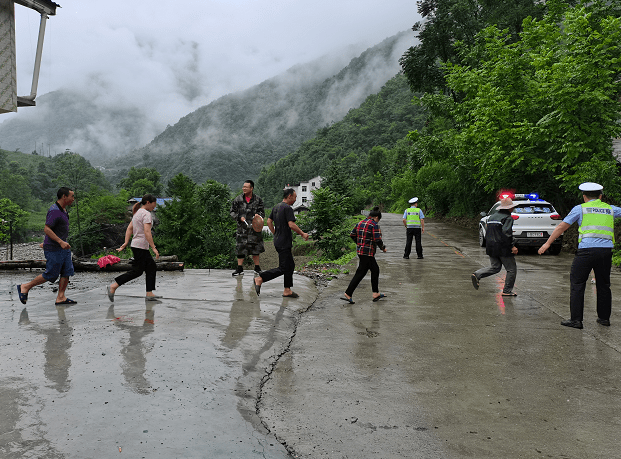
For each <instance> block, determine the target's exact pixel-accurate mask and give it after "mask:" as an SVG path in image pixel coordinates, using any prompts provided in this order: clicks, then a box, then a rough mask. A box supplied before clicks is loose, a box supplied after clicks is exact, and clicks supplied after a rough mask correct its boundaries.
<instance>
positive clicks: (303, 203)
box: [285, 176, 321, 214]
mask: <svg viewBox="0 0 621 459" xmlns="http://www.w3.org/2000/svg"><path fill="white" fill-rule="evenodd" d="M286 188H293V189H294V190H295V192H296V194H297V195H298V197H297V199H296V200H295V202H294V203H293V205H292V206H291V207H293V211H294V212H295V213H298V214H299V213H300V212H302V211H304V210H308V206H309V205H310V203H311V202H312V201H313V195H312V193H311V191H313V190H316V189H317V188H321V177H319V176H317V177H313V178H312V179H310V180H308V181H306V182H300V183H298V184H296V185H289V184H287V186H286V187H285V189H286Z"/></svg>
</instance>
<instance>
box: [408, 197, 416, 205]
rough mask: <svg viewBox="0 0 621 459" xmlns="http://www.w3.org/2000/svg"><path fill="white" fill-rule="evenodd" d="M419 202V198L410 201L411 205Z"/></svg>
mask: <svg viewBox="0 0 621 459" xmlns="http://www.w3.org/2000/svg"><path fill="white" fill-rule="evenodd" d="M417 201H418V198H412V199H410V200H409V201H408V202H409V203H410V204H414V203H415V202H417Z"/></svg>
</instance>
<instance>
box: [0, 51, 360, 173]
mask: <svg viewBox="0 0 621 459" xmlns="http://www.w3.org/2000/svg"><path fill="white" fill-rule="evenodd" d="M363 50H364V47H362V46H361V45H351V46H347V47H344V48H342V49H339V50H336V51H334V52H333V53H331V54H328V55H326V56H323V57H321V58H320V59H318V60H316V61H314V62H310V63H308V64H305V65H298V66H297V67H294V68H293V69H291V71H292V74H295V75H297V76H298V78H299V79H300V81H303V80H306V81H307V83H308V84H311V83H318V82H322V81H324V80H325V79H326V78H329V77H330V76H332V75H334V74H335V73H337V72H338V71H339V70H341V69H342V68H343V67H344V66H345V65H347V63H348V62H349V61H350V60H351V59H352V58H353V57H355V56H358V55H359V54H360V53H361V52H362V51H363ZM91 83H92V84H91V85H90V86H89V87H88V88H86V89H85V88H65V89H61V90H58V91H54V92H50V93H47V94H43V95H41V96H39V97H37V106H36V107H28V108H20V109H19V112H18V113H17V114H11V115H4V116H3V117H2V118H0V121H3V122H2V123H0V148H3V149H5V150H10V151H15V150H19V151H22V152H25V153H30V152H32V151H33V150H36V151H37V153H39V154H42V155H46V156H47V155H51V156H54V155H57V154H59V153H62V152H64V151H65V150H66V149H69V150H71V151H73V152H76V153H79V154H80V155H82V156H83V157H84V158H86V159H88V160H89V161H90V162H91V163H92V164H94V165H102V164H103V163H104V162H107V163H111V162H112V161H113V160H114V158H117V157H119V156H123V155H126V154H127V153H128V152H130V151H132V150H135V149H137V148H140V147H143V146H145V145H146V144H147V143H149V142H150V141H151V140H153V138H154V137H155V136H156V135H158V134H160V133H161V132H162V131H163V130H164V129H165V127H166V126H165V125H163V124H161V121H158V120H159V119H161V116H158V115H161V114H159V113H149V112H148V111H147V109H146V108H145V107H143V106H134V105H131V104H128V101H127V100H125V99H123V98H122V97H120V96H119V93H118V90H117V89H118V88H114V87H110V86H109V84H108V83H106V82H105V81H103V80H101V79H98V78H97V76H96V75H94V76H93V77H92V81H91ZM118 84H119V85H121V84H123V82H118ZM188 90H190V89H188Z"/></svg>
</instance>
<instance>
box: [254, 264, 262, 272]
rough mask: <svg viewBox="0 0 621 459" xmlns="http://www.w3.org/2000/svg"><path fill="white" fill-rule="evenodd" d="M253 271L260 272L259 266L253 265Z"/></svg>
mask: <svg viewBox="0 0 621 459" xmlns="http://www.w3.org/2000/svg"><path fill="white" fill-rule="evenodd" d="M254 272H255V273H258V274H261V267H260V266H259V265H254Z"/></svg>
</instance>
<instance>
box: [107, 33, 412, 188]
mask: <svg viewBox="0 0 621 459" xmlns="http://www.w3.org/2000/svg"><path fill="white" fill-rule="evenodd" d="M413 40H414V39H413V38H412V37H411V33H409V32H404V33H400V34H398V35H395V36H393V37H391V38H388V39H386V40H384V41H383V42H381V43H380V44H378V45H376V46H374V47H372V48H369V49H368V50H366V51H364V52H363V53H362V54H360V55H359V56H358V57H356V58H354V59H352V60H351V62H350V63H349V64H348V65H347V66H346V67H345V68H342V69H341V70H340V71H338V72H337V73H335V74H333V75H331V76H329V77H324V78H322V79H321V80H318V79H317V75H321V74H322V73H324V72H325V70H324V69H325V68H326V66H327V65H329V64H330V63H329V62H323V61H322V60H318V61H315V62H312V63H310V64H305V65H298V66H296V67H293V68H291V69H290V70H289V71H287V72H285V73H284V74H282V75H279V76H277V77H275V78H271V79H269V80H266V81H264V82H263V83H261V84H259V85H256V86H254V87H252V88H250V89H248V90H245V91H242V92H239V93H234V94H229V95H226V96H224V97H221V98H219V99H217V100H215V101H213V102H211V103H210V104H208V105H206V106H203V107H201V108H199V109H198V110H196V111H194V112H192V113H190V114H188V115H187V116H185V117H183V118H181V120H179V122H177V123H176V124H175V125H174V126H168V127H167V128H166V129H165V130H164V131H163V132H162V133H161V134H159V135H158V136H157V137H155V138H154V139H153V141H151V142H150V143H149V144H148V145H146V146H145V147H143V148H139V149H136V150H134V151H132V152H131V153H129V154H127V155H125V156H123V157H122V158H117V159H115V161H114V163H112V162H110V163H109V164H108V165H107V166H106V167H107V169H108V170H107V171H106V172H107V175H108V177H109V178H110V179H111V180H112V181H116V180H118V179H120V178H122V177H123V176H124V174H125V172H126V170H127V169H129V168H130V167H131V166H136V167H145V166H147V167H155V168H156V169H157V170H158V171H159V172H160V173H161V174H162V176H163V179H164V180H165V181H166V180H167V179H169V178H171V177H173V176H174V175H176V174H177V173H179V172H182V173H184V174H186V175H188V176H189V177H191V178H192V179H193V180H195V181H196V182H198V183H202V182H203V181H205V180H206V179H210V178H211V179H216V180H218V181H219V182H222V183H226V184H229V185H230V186H231V187H232V188H233V189H237V188H239V186H240V184H241V183H242V182H243V180H245V179H247V178H252V179H254V178H256V177H257V176H258V175H259V172H260V171H261V168H262V167H263V166H266V165H269V164H272V163H274V162H275V161H277V160H278V159H280V158H282V157H284V156H286V155H287V154H289V153H291V152H293V151H295V150H296V149H297V148H298V147H299V146H300V145H301V144H302V143H303V142H304V141H306V140H308V139H310V138H311V137H313V136H314V135H315V133H316V131H317V130H318V129H319V128H323V127H326V126H329V125H331V124H333V123H334V122H337V121H339V120H341V119H342V118H343V117H344V116H345V115H346V114H347V113H348V112H349V111H350V110H351V109H353V108H355V107H358V106H359V105H360V104H361V103H362V102H363V101H364V100H365V99H366V98H367V96H368V95H369V94H373V93H376V92H378V91H379V90H380V89H381V88H382V86H383V85H384V84H385V83H386V82H387V81H388V80H390V79H391V78H392V77H394V75H395V74H396V73H398V72H399V70H400V67H399V64H398V59H399V57H400V56H401V55H402V54H403V52H404V50H406V49H407V48H408V47H409V46H411V45H412V42H413Z"/></svg>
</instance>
